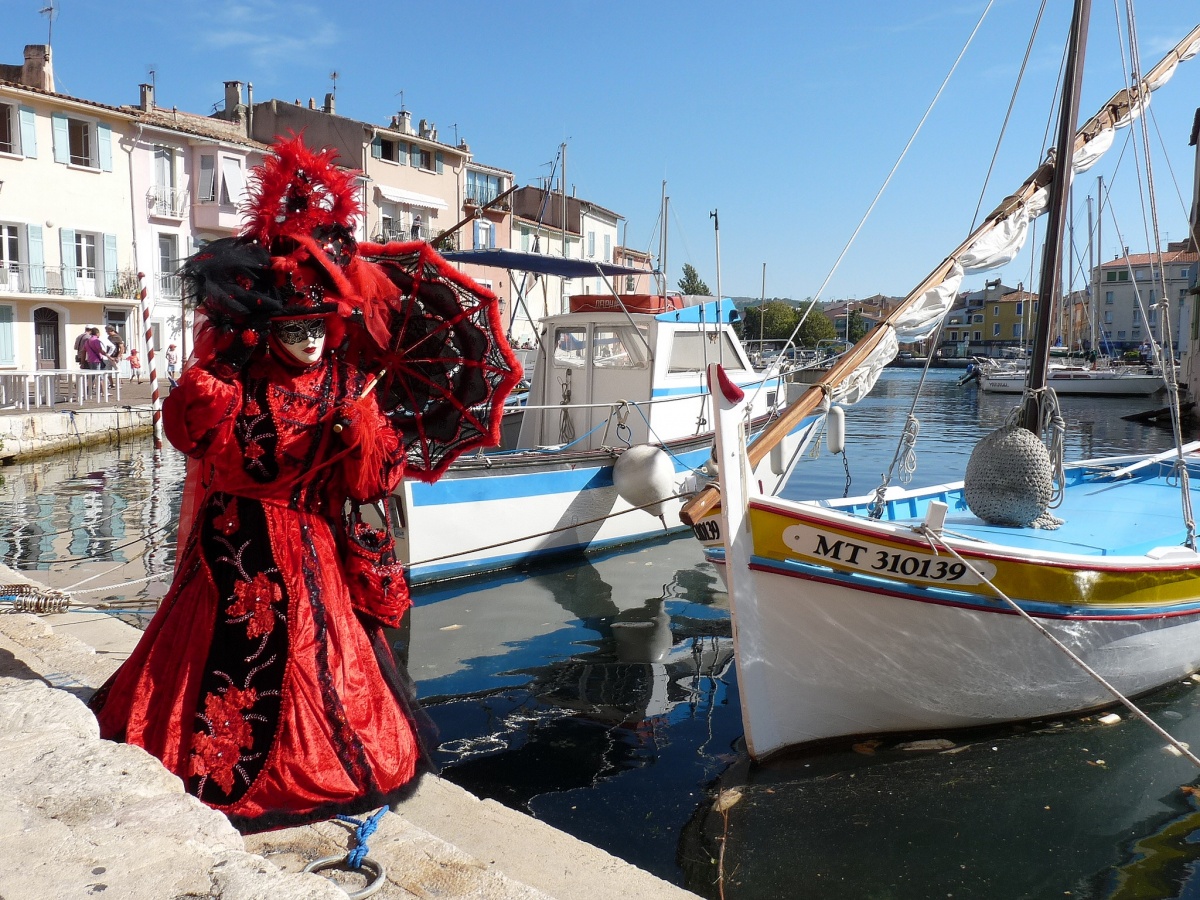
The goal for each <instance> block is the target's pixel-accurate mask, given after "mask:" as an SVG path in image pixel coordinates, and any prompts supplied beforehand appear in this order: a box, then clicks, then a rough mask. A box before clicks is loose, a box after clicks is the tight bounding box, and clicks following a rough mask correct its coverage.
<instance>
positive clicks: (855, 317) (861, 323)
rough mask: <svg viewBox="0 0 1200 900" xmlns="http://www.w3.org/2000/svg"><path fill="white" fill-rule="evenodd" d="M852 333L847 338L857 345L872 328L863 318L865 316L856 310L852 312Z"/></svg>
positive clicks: (850, 323)
mask: <svg viewBox="0 0 1200 900" xmlns="http://www.w3.org/2000/svg"><path fill="white" fill-rule="evenodd" d="M849 325H850V333H849V334H848V335H847V336H846V337H847V339H848V340H849V341H850V343H852V344H857V343H858V342H859V341H861V340H862V336H863V335H864V334H866V333H867V332H868V331H869V330H870V328H871V326H870V325H868V324H867V320H866V319H864V318H863V314H862V313H861V312H860V311H859V310H857V309H855V310H852V311H851V312H850V322H849Z"/></svg>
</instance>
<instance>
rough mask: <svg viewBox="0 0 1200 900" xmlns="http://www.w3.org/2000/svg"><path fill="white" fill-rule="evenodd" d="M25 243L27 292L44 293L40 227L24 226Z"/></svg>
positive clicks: (44, 273) (44, 261)
mask: <svg viewBox="0 0 1200 900" xmlns="http://www.w3.org/2000/svg"><path fill="white" fill-rule="evenodd" d="M25 242H26V243H27V244H28V245H29V290H30V291H31V292H32V293H35V294H44V293H45V292H46V257H45V255H44V254H43V253H42V226H41V225H26V226H25Z"/></svg>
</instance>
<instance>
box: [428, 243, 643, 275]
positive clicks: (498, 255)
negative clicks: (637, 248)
mask: <svg viewBox="0 0 1200 900" xmlns="http://www.w3.org/2000/svg"><path fill="white" fill-rule="evenodd" d="M442 258H443V259H446V260H447V261H449V262H453V263H470V264H471V265H474V266H491V267H492V268H496V269H512V270H515V271H519V272H533V273H534V274H536V275H557V276H558V277H560V278H595V277H596V276H598V275H655V274H657V273H655V272H651V271H650V270H649V269H634V268H631V267H630V266H618V265H616V264H615V263H606V262H599V261H598V260H589V259H563V258H562V257H561V256H546V255H545V254H542V253H524V252H522V251H520V250H503V249H493V250H450V251H448V252H446V253H443V254H442Z"/></svg>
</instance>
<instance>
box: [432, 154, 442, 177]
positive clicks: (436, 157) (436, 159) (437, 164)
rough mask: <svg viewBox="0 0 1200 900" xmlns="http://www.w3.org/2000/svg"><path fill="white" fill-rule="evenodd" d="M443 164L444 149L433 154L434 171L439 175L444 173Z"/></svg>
mask: <svg viewBox="0 0 1200 900" xmlns="http://www.w3.org/2000/svg"><path fill="white" fill-rule="evenodd" d="M442 165H443V161H442V151H441V150H439V151H438V152H437V153H435V154H433V171H435V172H437V173H438V174H439V175H441V174H442Z"/></svg>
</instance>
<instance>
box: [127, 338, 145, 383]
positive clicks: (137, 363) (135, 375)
mask: <svg viewBox="0 0 1200 900" xmlns="http://www.w3.org/2000/svg"><path fill="white" fill-rule="evenodd" d="M129 377H130V378H131V379H132V380H133V381H136V382H137V383H138V384H141V383H142V361H141V359H139V358H138V352H137V348H136V347H135V348H134V349H133V350H130V351H129Z"/></svg>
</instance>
